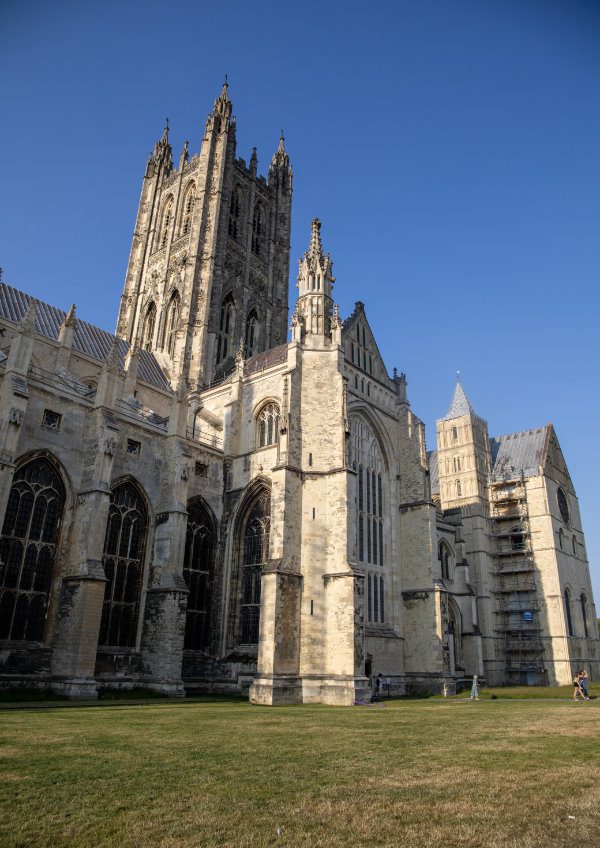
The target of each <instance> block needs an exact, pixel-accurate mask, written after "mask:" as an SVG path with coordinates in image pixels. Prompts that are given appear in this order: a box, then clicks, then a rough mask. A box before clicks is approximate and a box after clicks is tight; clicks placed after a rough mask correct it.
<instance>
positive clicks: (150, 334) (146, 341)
mask: <svg viewBox="0 0 600 848" xmlns="http://www.w3.org/2000/svg"><path fill="white" fill-rule="evenodd" d="M155 326H156V304H155V303H154V301H152V303H150V305H149V306H148V309H147V310H146V318H145V320H144V333H143V341H142V347H143V348H144V350H152V341H153V339H154V328H155Z"/></svg>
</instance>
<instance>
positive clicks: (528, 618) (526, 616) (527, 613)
mask: <svg viewBox="0 0 600 848" xmlns="http://www.w3.org/2000/svg"><path fill="white" fill-rule="evenodd" d="M523 621H533V613H532V612H531V610H525V612H524V613H523Z"/></svg>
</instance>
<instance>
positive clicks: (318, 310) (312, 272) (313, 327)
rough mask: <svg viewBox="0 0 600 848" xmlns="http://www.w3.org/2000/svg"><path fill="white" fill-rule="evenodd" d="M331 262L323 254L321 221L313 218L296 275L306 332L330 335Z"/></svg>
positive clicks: (332, 277)
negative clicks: (307, 241) (306, 247)
mask: <svg viewBox="0 0 600 848" xmlns="http://www.w3.org/2000/svg"><path fill="white" fill-rule="evenodd" d="M332 268H333V263H332V261H331V257H330V256H329V254H328V253H325V254H324V253H323V246H322V244H321V222H320V221H319V219H318V218H313V220H312V222H311V225H310V244H309V248H308V250H307V251H306V253H305V254H304V256H303V257H302V259H301V260H300V268H299V274H298V290H299V292H298V304H299V305H300V307H301V310H302V313H303V316H304V320H305V326H306V332H307V333H308V334H310V335H318V336H322V337H329V335H330V333H331V319H332V316H333V297H332V291H333V284H334V282H335V277H334V276H333V274H332V273H331V272H332Z"/></svg>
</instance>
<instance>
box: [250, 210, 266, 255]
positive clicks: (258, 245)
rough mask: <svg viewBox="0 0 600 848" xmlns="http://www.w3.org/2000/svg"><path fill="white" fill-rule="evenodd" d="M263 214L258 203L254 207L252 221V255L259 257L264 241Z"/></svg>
mask: <svg viewBox="0 0 600 848" xmlns="http://www.w3.org/2000/svg"><path fill="white" fill-rule="evenodd" d="M264 227H265V224H264V213H263V209H262V206H261V205H260V203H257V204H256V206H255V207H254V218H253V219H252V253H256V255H257V256H260V254H261V252H262V246H263V239H264Z"/></svg>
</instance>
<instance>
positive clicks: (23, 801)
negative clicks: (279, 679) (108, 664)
mask: <svg viewBox="0 0 600 848" xmlns="http://www.w3.org/2000/svg"><path fill="white" fill-rule="evenodd" d="M599 810H600V698H598V699H597V700H593V701H589V702H587V703H580V704H574V703H573V702H572V701H567V700H563V701H544V700H535V699H531V700H522V701H512V700H508V699H502V698H500V699H498V700H482V701H479V702H470V701H466V700H461V699H460V698H456V699H448V700H445V701H444V700H437V699H430V700H419V701H407V700H399V701H390V702H384V704H383V705H377V706H372V707H354V708H333V707H322V706H299V707H277V708H269V707H255V706H251V705H249V704H247V703H244V702H241V701H239V700H231V701H228V700H226V699H219V700H212V701H211V700H208V699H206V700H204V701H197V702H183V703H172V702H163V703H159V704H152V703H149V704H143V705H120V704H103V705H99V706H97V707H87V708H83V707H71V708H68V709H63V708H56V707H55V706H52V705H50V704H49V705H48V706H47V707H46V706H38V707H37V708H34V709H24V710H14V709H6V710H2V711H0V846H2V848H16V846H21V847H22V848H38V846H65V848H66V846H69V848H83V846H85V848H92V846H94V848H95V847H96V846H115V848H116V846H119V848H121V846H124V847H125V848H129V846H132V847H133V846H135V848H138V846H160V848H175V846H177V847H178V848H179V846H185V848H187V847H188V846H190V848H191V846H211V848H212V846H215V847H217V846H232V848H233V846H236V848H237V846H244V847H245V846H248V848H250V846H252V848H262V846H270V845H281V846H294V848H299V847H300V846H311V848H312V847H313V846H336V848H337V846H339V848H341V846H344V848H346V846H377V845H379V846H382V845H385V846H413V845H414V846H415V848H419V846H452V848H453V846H469V848H483V846H490V848H500V847H502V848H507V847H508V848H510V846H515V848H516V846H519V848H533V846H535V848H541V846H543V848H552V846H567V845H571V844H574V843H577V844H580V843H581V844H584V845H592V846H593V845H597V844H599V841H600V836H599V835H598V834H599V832H600V812H599ZM570 817H574V818H570ZM277 828H283V832H282V833H281V834H280V835H278V834H277V832H276V830H277Z"/></svg>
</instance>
